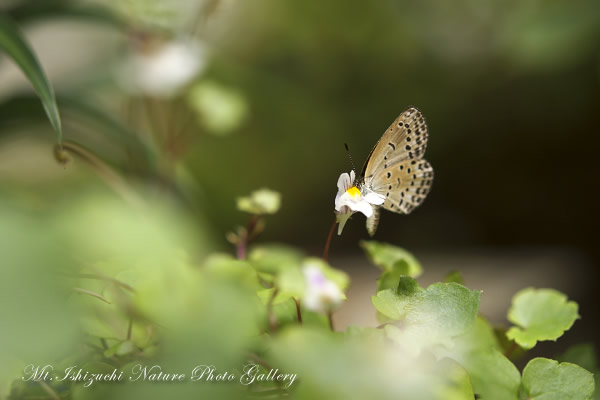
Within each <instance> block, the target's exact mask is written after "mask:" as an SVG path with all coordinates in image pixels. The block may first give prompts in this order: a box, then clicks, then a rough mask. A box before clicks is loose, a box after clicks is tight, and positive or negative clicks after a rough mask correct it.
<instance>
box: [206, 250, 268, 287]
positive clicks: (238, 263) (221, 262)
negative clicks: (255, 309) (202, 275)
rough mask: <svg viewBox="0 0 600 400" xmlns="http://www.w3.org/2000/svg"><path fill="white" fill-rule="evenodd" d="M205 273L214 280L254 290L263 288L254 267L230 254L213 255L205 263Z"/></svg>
mask: <svg viewBox="0 0 600 400" xmlns="http://www.w3.org/2000/svg"><path fill="white" fill-rule="evenodd" d="M204 271H205V272H206V273H207V274H208V275H209V276H210V277H211V278H213V279H224V280H229V281H230V282H237V283H239V284H241V285H243V286H244V287H247V288H248V289H252V290H257V289H260V288H262V286H261V285H260V282H259V280H258V276H257V274H256V270H255V269H254V268H252V265H251V264H250V263H249V262H247V261H244V260H238V259H235V258H234V257H233V256H231V255H229V254H219V253H217V254H211V255H210V256H209V257H208V258H207V259H206V260H205V261H204Z"/></svg>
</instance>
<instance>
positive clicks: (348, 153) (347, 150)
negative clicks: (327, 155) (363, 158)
mask: <svg viewBox="0 0 600 400" xmlns="http://www.w3.org/2000/svg"><path fill="white" fill-rule="evenodd" d="M344 147H345V148H346V154H347V155H348V158H349V159H350V165H352V169H353V170H354V171H356V167H355V166H354V160H353V159H352V155H351V154H350V149H349V148H348V143H344Z"/></svg>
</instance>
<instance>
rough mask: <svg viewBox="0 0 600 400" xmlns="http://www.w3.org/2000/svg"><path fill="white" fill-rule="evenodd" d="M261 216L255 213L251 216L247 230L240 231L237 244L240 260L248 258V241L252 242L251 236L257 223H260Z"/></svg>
mask: <svg viewBox="0 0 600 400" xmlns="http://www.w3.org/2000/svg"><path fill="white" fill-rule="evenodd" d="M259 218H260V216H258V215H253V216H252V217H250V220H249V221H248V227H247V228H246V231H245V232H241V233H240V237H239V240H238V242H237V246H236V252H237V258H238V260H245V259H246V248H247V247H248V242H250V238H251V237H252V234H253V233H254V228H256V224H257V223H258V220H259Z"/></svg>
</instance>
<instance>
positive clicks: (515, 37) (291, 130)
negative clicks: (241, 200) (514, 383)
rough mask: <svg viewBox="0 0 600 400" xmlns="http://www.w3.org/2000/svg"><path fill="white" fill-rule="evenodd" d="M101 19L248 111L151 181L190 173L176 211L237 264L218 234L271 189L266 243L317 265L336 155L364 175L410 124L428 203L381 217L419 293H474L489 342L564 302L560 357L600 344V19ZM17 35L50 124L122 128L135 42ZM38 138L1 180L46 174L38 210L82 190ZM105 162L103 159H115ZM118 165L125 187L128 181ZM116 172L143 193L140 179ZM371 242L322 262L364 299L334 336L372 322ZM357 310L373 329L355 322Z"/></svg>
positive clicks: (0, 84) (3, 66)
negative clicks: (453, 287) (539, 308)
mask: <svg viewBox="0 0 600 400" xmlns="http://www.w3.org/2000/svg"><path fill="white" fill-rule="evenodd" d="M9 3H10V4H9ZM9 3H7V5H4V6H3V7H4V9H5V11H7V12H11V13H12V14H13V16H15V18H16V19H18V18H19V16H20V15H21V14H19V10H21V9H20V8H19V7H22V5H23V4H25V3H28V2H25V1H23V2H19V1H13V2H9ZM58 3H60V2H58ZM71 3H72V2H71ZM76 3H78V4H79V3H80V4H84V5H87V4H93V5H94V6H106V4H103V2H83V1H81V2H76ZM140 4H143V5H144V6H143V7H142V6H140ZM107 7H110V9H111V10H113V11H115V12H116V13H117V14H118V15H120V17H121V18H123V19H125V20H127V21H128V23H129V26H130V27H131V26H135V27H139V26H141V25H143V26H144V29H145V31H146V32H147V31H152V29H153V27H157V28H156V30H157V31H160V32H161V34H162V33H164V32H168V35H170V36H171V37H173V36H177V35H181V34H182V32H184V33H190V32H191V33H193V37H194V38H196V39H197V40H199V41H201V42H202V43H203V46H205V47H206V48H207V49H208V51H207V56H206V67H205V69H204V70H203V72H202V73H201V74H200V75H199V76H198V77H197V78H196V82H197V83H196V84H202V82H207V81H208V82H213V83H215V84H216V85H217V87H219V88H226V91H227V90H228V91H229V92H228V93H231V92H233V93H235V96H236V99H241V101H243V104H244V106H243V108H244V109H245V110H246V112H245V113H244V114H243V118H242V117H240V118H239V123H238V124H236V125H235V126H234V127H233V128H231V129H228V130H226V132H224V131H223V130H214V129H213V130H212V131H211V129H210V127H207V125H206V124H204V125H203V120H202V118H200V119H197V118H194V117H193V115H192V117H191V119H192V123H191V125H186V126H187V128H186V130H185V132H187V138H188V139H189V140H188V141H186V143H185V145H184V146H183V148H184V151H180V152H178V153H177V155H176V157H165V158H164V159H163V161H162V163H161V168H162V170H161V175H164V171H173V170H178V168H184V169H185V171H186V175H185V176H186V182H187V186H186V187H187V188H188V189H189V187H192V188H193V190H188V191H187V192H186V193H187V194H188V197H187V200H186V201H184V202H182V203H183V204H187V206H189V207H190V209H191V210H193V212H192V213H191V214H190V215H196V216H197V218H198V221H202V223H205V224H207V225H208V226H209V229H210V231H211V232H212V233H213V235H214V238H215V241H216V242H217V243H218V244H219V246H221V247H222V248H223V249H226V250H228V249H229V247H227V246H228V244H227V242H226V241H225V239H224V236H225V233H226V232H227V231H229V230H232V229H233V228H234V227H235V226H236V225H239V224H244V223H245V218H246V217H245V216H244V215H243V214H242V213H240V212H237V211H236V210H235V198H236V197H238V196H242V195H245V194H247V193H249V192H250V191H252V190H255V189H257V188H260V187H268V188H270V189H274V190H277V191H279V192H281V194H282V201H283V203H282V209H281V211H280V213H279V214H278V215H276V216H273V217H270V218H268V220H267V228H266V230H265V232H264V234H263V236H262V237H261V241H277V242H286V243H289V244H292V245H297V246H300V247H302V248H304V249H306V250H307V252H308V253H310V254H314V255H318V254H320V253H321V251H322V248H323V245H324V242H325V239H326V236H327V232H328V229H329V226H330V225H331V222H332V220H333V217H334V215H333V205H334V197H335V194H336V181H337V178H338V176H339V174H340V173H342V172H349V170H350V168H351V167H350V162H349V160H348V158H347V156H346V153H345V150H344V143H348V145H349V147H350V152H351V153H352V156H353V158H354V160H355V162H356V163H357V167H358V168H360V165H358V164H361V165H362V162H363V160H364V159H365V158H366V157H367V155H368V153H369V152H370V150H371V149H372V147H373V145H374V144H375V143H376V141H377V140H378V139H379V137H380V135H381V134H382V133H383V132H384V130H385V129H386V128H387V127H388V126H389V124H390V123H391V122H392V121H393V120H394V119H395V118H396V116H397V115H398V114H399V113H400V112H401V111H402V110H403V109H404V108H406V107H407V106H409V105H413V106H416V107H418V108H419V109H420V110H421V111H422V113H423V114H424V116H425V118H426V120H427V123H428V126H429V130H430V138H429V146H428V150H427V153H426V158H427V160H429V161H430V162H431V163H432V165H433V167H434V170H435V180H434V185H433V189H432V191H431V194H430V195H429V196H428V198H427V200H426V201H425V203H424V204H423V206H422V207H420V208H418V209H417V210H415V211H414V212H413V213H412V214H411V215H409V216H400V215H397V214H392V213H387V212H385V213H384V214H383V215H382V219H381V224H380V227H379V231H378V232H377V235H376V237H375V238H376V239H377V240H381V241H386V242H391V243H394V244H397V245H400V246H402V247H405V248H407V249H408V250H410V251H412V252H414V253H415V254H416V256H417V257H418V258H419V259H420V260H421V261H422V262H423V264H424V268H425V270H426V271H427V272H426V275H425V276H424V277H423V281H424V282H425V283H427V282H433V281H434V280H440V279H442V278H443V276H444V275H445V274H446V273H448V272H449V271H450V270H452V269H459V270H462V271H463V273H464V276H465V280H466V285H467V286H469V287H470V288H472V289H483V290H484V297H483V300H482V311H483V312H484V314H488V315H489V316H490V318H491V319H492V320H493V321H494V322H496V323H503V321H504V316H505V313H506V309H507V307H508V306H509V301H510V297H511V296H512V294H514V292H515V291H516V290H518V289H520V288H523V287H526V286H536V287H548V286H550V287H556V288H558V289H560V290H562V291H564V292H565V293H566V294H567V295H568V296H569V298H571V299H574V300H575V301H577V302H579V303H580V314H581V315H582V317H583V318H582V320H580V321H578V322H577V323H576V324H575V326H574V328H573V329H572V330H571V332H568V333H567V335H566V337H567V338H569V339H568V340H565V345H566V344H568V343H567V342H569V341H570V342H578V341H582V340H594V341H596V342H597V343H598V344H600V343H599V338H598V335H597V333H596V332H597V329H598V323H597V321H598V319H599V318H600V312H599V311H598V305H599V304H600V302H599V296H600V295H599V294H598V290H597V288H596V286H597V283H598V277H599V273H598V272H599V267H600V247H599V246H598V243H597V242H598V237H599V235H598V232H597V230H598V226H599V222H600V219H599V215H598V209H597V208H598V204H599V202H598V200H599V199H598V196H597V193H598V190H596V188H595V185H596V184H597V183H598V181H599V179H598V177H599V176H600V174H599V172H600V167H599V165H598V162H597V149H598V148H599V147H600V136H599V135H598V133H599V132H598V131H599V129H598V127H599V126H600V113H599V110H600V2H598V1H596V0H575V1H569V2H566V1H558V2H556V1H544V0H541V1H540V0H526V1H523V0H519V1H517V0H510V1H499V0H487V1H477V0H457V1H453V2H447V1H432V0H425V1H418V2H407V1H392V0H379V1H373V2H364V1H360V0H343V1H342V0H335V1H327V2H323V1H316V0H308V1H297V2H281V1H275V0H255V1H252V2H241V1H203V2H202V1H200V2H186V1H183V0H179V1H175V2H160V1H145V2H140V1H137V2H136V1H133V0H128V1H125V2H123V4H122V5H119V6H115V5H111V6H107ZM156 10H159V11H160V12H157V11H156ZM190 10H192V11H190ZM157 21H158V22H157ZM164 21H167V22H166V23H163V22H164ZM20 22H21V23H22V24H23V26H24V28H25V29H26V32H27V34H28V38H29V39H30V40H31V42H32V44H33V46H34V47H35V49H36V51H38V53H39V57H40V59H41V62H42V64H43V65H44V66H45V67H46V68H47V70H48V72H49V74H50V77H51V79H52V81H53V82H54V84H55V87H56V90H57V93H58V95H59V105H60V98H61V95H68V96H71V97H75V98H81V99H85V100H86V101H87V102H91V103H97V104H102V105H103V106H104V107H105V108H106V109H108V110H112V112H113V115H114V116H115V118H120V119H123V120H125V121H128V120H129V121H131V118H130V117H131V110H129V113H128V112H127V111H124V110H126V108H125V107H122V104H124V103H126V102H127V101H128V100H127V99H128V98H130V97H128V96H129V95H128V94H127V93H125V91H124V90H123V89H121V88H119V85H118V82H117V81H118V79H116V78H115V77H114V73H113V72H114V70H115V69H116V67H115V65H117V64H118V63H119V61H120V60H121V59H122V58H123V54H124V53H125V52H127V51H129V50H128V49H130V47H128V46H130V43H131V41H132V35H133V34H132V33H131V30H127V29H126V30H118V29H117V30H115V29H114V27H113V26H110V24H108V25H107V24H96V23H90V21H87V20H86V21H83V22H82V21H81V20H74V19H72V18H65V17H64V16H60V15H59V16H57V17H56V18H50V19H44V20H43V21H41V20H38V19H36V18H31V17H28V18H23V19H22V20H21V21H20ZM148 27H150V28H148ZM26 88H27V83H26V81H25V80H24V79H23V78H22V77H20V75H19V73H18V71H17V70H16V68H15V67H14V66H13V65H11V64H10V63H9V62H8V61H7V60H6V59H2V60H0V96H2V99H3V101H4V106H5V108H4V109H3V110H7V109H8V108H6V107H8V106H7V105H12V106H14V104H13V103H10V100H11V96H15V95H16V94H18V93H21V91H22V90H24V89H26ZM189 99H190V97H189V95H188V94H186V93H183V94H179V95H178V96H176V97H174V98H171V99H169V100H161V101H159V102H157V103H156V104H155V107H156V109H157V110H159V111H160V109H161V108H162V109H168V110H169V112H170V113H175V114H174V115H176V116H177V117H174V118H188V117H189V115H188V114H190V113H191V114H194V107H193V104H192V103H193V102H192V103H190V101H189ZM236 101H237V100H236ZM159 111H157V112H159ZM177 112H180V113H181V114H182V115H183V116H182V117H179V116H178V115H179V114H176V113H177ZM4 115H5V116H6V113H5V114H4ZM134 115H135V112H134ZM169 115H170V114H169ZM127 116H129V117H127ZM128 118H129V119H128ZM133 119H134V120H135V118H133ZM40 122H41V125H40V126H38V128H37V130H38V131H43V132H37V131H34V130H32V129H31V128H30V127H28V126H27V125H13V124H11V125H10V126H9V127H3V129H2V133H1V134H0V135H2V136H0V137H2V138H3V140H2V147H0V155H1V156H0V160H1V161H0V179H1V180H2V181H4V182H5V184H6V185H12V186H13V187H15V186H20V185H28V183H27V182H31V183H30V184H29V185H30V187H31V188H33V187H38V188H39V187H40V186H37V185H39V184H40V181H39V180H37V179H32V178H31V175H36V174H37V173H38V172H37V169H36V168H29V169H25V170H24V169H23V168H24V167H23V165H24V164H27V165H31V162H29V161H28V162H24V161H22V160H23V159H24V158H25V157H30V156H31V155H32V154H36V155H37V157H38V161H36V162H39V163H40V164H39V165H44V166H46V167H44V168H48V169H51V171H53V172H52V173H50V172H48V171H46V173H47V174H50V175H51V178H47V179H45V178H43V179H41V180H42V181H43V182H44V183H46V185H44V186H43V187H44V189H43V190H42V191H43V193H44V194H43V195H46V194H47V193H48V192H52V193H57V192H59V193H63V194H64V193H65V191H67V192H68V191H69V190H72V191H76V190H77V189H78V188H79V187H81V186H82V185H87V184H89V180H88V179H82V178H81V177H79V176H78V175H77V174H76V173H73V171H72V170H73V169H75V168H77V166H78V164H76V163H75V164H73V165H71V166H68V167H67V170H66V171H65V170H64V169H63V168H62V167H59V166H56V167H54V166H50V165H52V162H53V160H52V159H51V155H50V154H51V153H50V150H48V152H47V153H44V152H41V151H38V152H36V151H34V150H32V149H39V148H40V143H42V145H44V146H46V145H47V147H48V148H49V149H50V148H51V147H50V146H51V143H52V138H53V137H52V134H51V128H50V126H49V125H47V124H46V125H47V126H46V125H44V124H43V123H44V121H43V120H42V121H40ZM134 122H135V121H134ZM153 125H154V126H155V125H156V121H154V122H152V121H151V122H146V123H144V122H135V123H134V124H133V127H134V128H136V129H139V130H142V131H143V130H151V129H150V127H151V126H153ZM24 126H25V127H24ZM73 126H75V125H71V127H73ZM130 126H131V124H130ZM67 127H68V122H67ZM76 131H77V130H76V129H74V128H73V129H71V130H67V131H66V136H65V137H66V138H67V139H69V138H71V139H73V140H79V141H82V142H84V143H85V142H86V140H87V143H96V142H95V141H94V140H95V139H90V137H93V134H91V135H90V134H88V135H87V136H86V135H81V134H80V133H79V132H76ZM9 132H11V133H15V134H14V135H9ZM16 133H18V134H16ZM101 142H102V141H101ZM157 143H160V141H158V142H157ZM98 146H99V147H97V148H98V149H99V151H100V152H104V154H107V155H108V157H110V156H111V155H112V154H113V153H116V152H117V150H115V146H113V147H111V146H108V145H106V144H105V143H104V144H99V145H98ZM90 147H91V148H94V146H93V145H92V144H90ZM116 147H117V148H118V146H116ZM157 147H160V144H159V145H157ZM2 148H3V149H4V151H2ZM159 153H160V152H159ZM171 156H172V154H171ZM43 157H47V158H48V159H49V160H48V161H47V162H46V161H43V160H42V159H43ZM125 158H126V157H125ZM116 159H117V161H116V162H115V163H116V164H117V167H122V166H123V165H127V163H126V161H123V157H121V158H119V157H116ZM18 160H21V161H18ZM40 160H42V161H40ZM164 160H166V161H164ZM119 163H120V164H119ZM165 164H168V165H167V166H165ZM52 168H53V169H52ZM82 168H85V167H83V166H82ZM69 170H71V171H69ZM23 171H25V172H23ZM122 171H123V172H124V174H125V175H126V176H128V177H129V178H130V179H132V180H136V181H140V180H141V181H143V182H145V183H147V182H148V180H147V179H148V175H151V174H141V175H140V174H139V173H138V172H137V171H136V170H135V168H126V167H122ZM24 175H27V176H24ZM140 176H142V178H140ZM163 178H164V176H163V177H162V178H161V179H158V181H162V180H164V179H163ZM174 180H175V181H177V179H174ZM175 186H177V185H176V184H175ZM57 188H60V189H57ZM32 190H35V189H32ZM190 193H191V194H190ZM55 195H56V194H55ZM366 238H367V233H366V230H365V228H364V218H363V217H362V216H361V215H356V216H355V217H354V218H353V219H352V220H351V221H350V222H349V223H348V224H347V225H346V228H345V230H344V234H343V235H342V236H341V237H334V239H333V243H332V248H331V250H330V254H331V262H332V264H333V265H334V266H336V267H338V268H342V269H347V270H349V271H350V272H351V274H352V277H353V286H352V287H353V289H352V290H355V292H352V291H351V292H350V295H349V304H348V305H347V306H345V308H344V309H342V311H341V312H340V315H339V317H338V318H339V319H340V321H343V322H342V323H346V322H356V321H361V322H362V321H367V322H369V321H372V320H373V321H374V319H373V317H372V314H373V312H372V308H371V309H369V308H368V307H369V304H368V303H369V297H368V294H369V293H372V291H373V290H374V288H375V281H374V279H375V278H376V276H377V271H376V270H375V269H374V268H372V267H369V266H367V262H366V259H365V258H364V256H363V255H362V253H361V251H360V249H359V247H358V241H359V240H360V239H366ZM363 287H364V288H365V289H364V290H363V289H362V288H363ZM363 292H364V293H363ZM353 293H354V295H353ZM486 295H487V297H486ZM361 296H362V297H361ZM365 302H366V303H365ZM365 304H366V305H365ZM361 305H364V307H365V311H364V313H365V315H367V314H368V317H364V318H362V319H361V317H360V316H357V315H359V314H360V313H361V312H362V311H360V312H358V311H357V310H362V309H361V308H360V307H361ZM551 345H552V344H551ZM551 345H550V346H551ZM561 348H562V347H561ZM555 349H558V347H552V348H551V351H553V350H555Z"/></svg>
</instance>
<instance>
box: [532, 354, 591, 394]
mask: <svg viewBox="0 0 600 400" xmlns="http://www.w3.org/2000/svg"><path fill="white" fill-rule="evenodd" d="M521 390H522V392H523V393H522V394H524V395H525V396H526V398H527V399H530V400H535V399H540V400H541V399H543V400H590V399H592V396H593V395H594V376H593V375H592V374H591V373H590V372H588V371H586V370H585V369H583V368H581V367H580V366H578V365H575V364H571V363H568V362H564V363H560V364H559V363H558V361H554V360H549V359H547V358H541V357H538V358H534V359H533V360H531V361H529V363H527V365H526V366H525V369H524V370H523V381H522V386H521ZM522 397H523V396H522Z"/></svg>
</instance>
